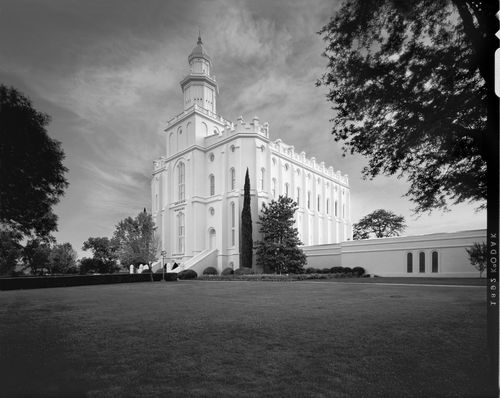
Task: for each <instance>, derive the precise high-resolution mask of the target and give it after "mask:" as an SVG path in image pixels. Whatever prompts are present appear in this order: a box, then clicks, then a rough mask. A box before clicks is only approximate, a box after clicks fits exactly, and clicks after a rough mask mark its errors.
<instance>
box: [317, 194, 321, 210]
mask: <svg viewBox="0 0 500 398" xmlns="http://www.w3.org/2000/svg"><path fill="white" fill-rule="evenodd" d="M320 204H321V196H319V195H318V203H317V206H316V207H317V209H318V213H319V211H320V208H321V207H320Z"/></svg>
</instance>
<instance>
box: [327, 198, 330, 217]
mask: <svg viewBox="0 0 500 398" xmlns="http://www.w3.org/2000/svg"><path fill="white" fill-rule="evenodd" d="M326 214H330V199H328V198H327V199H326Z"/></svg>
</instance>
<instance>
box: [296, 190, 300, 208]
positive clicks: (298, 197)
mask: <svg viewBox="0 0 500 398" xmlns="http://www.w3.org/2000/svg"><path fill="white" fill-rule="evenodd" d="M299 205H300V188H299V187H297V206H299Z"/></svg>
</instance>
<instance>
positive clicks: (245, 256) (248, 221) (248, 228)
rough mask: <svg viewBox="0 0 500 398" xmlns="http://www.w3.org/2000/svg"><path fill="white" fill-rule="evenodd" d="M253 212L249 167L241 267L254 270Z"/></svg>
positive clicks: (242, 227)
mask: <svg viewBox="0 0 500 398" xmlns="http://www.w3.org/2000/svg"><path fill="white" fill-rule="evenodd" d="M252 250H253V240H252V212H251V211H250V177H249V176H248V167H247V172H246V174H245V186H244V194H243V210H242V212H241V249H240V267H247V268H252V256H253V253H252Z"/></svg>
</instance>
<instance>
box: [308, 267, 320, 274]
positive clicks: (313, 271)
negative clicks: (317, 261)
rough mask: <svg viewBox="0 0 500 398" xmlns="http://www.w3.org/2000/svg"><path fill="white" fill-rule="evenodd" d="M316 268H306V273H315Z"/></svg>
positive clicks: (316, 271)
mask: <svg viewBox="0 0 500 398" xmlns="http://www.w3.org/2000/svg"><path fill="white" fill-rule="evenodd" d="M317 273H318V270H317V269H316V268H314V267H309V268H306V274H317Z"/></svg>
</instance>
